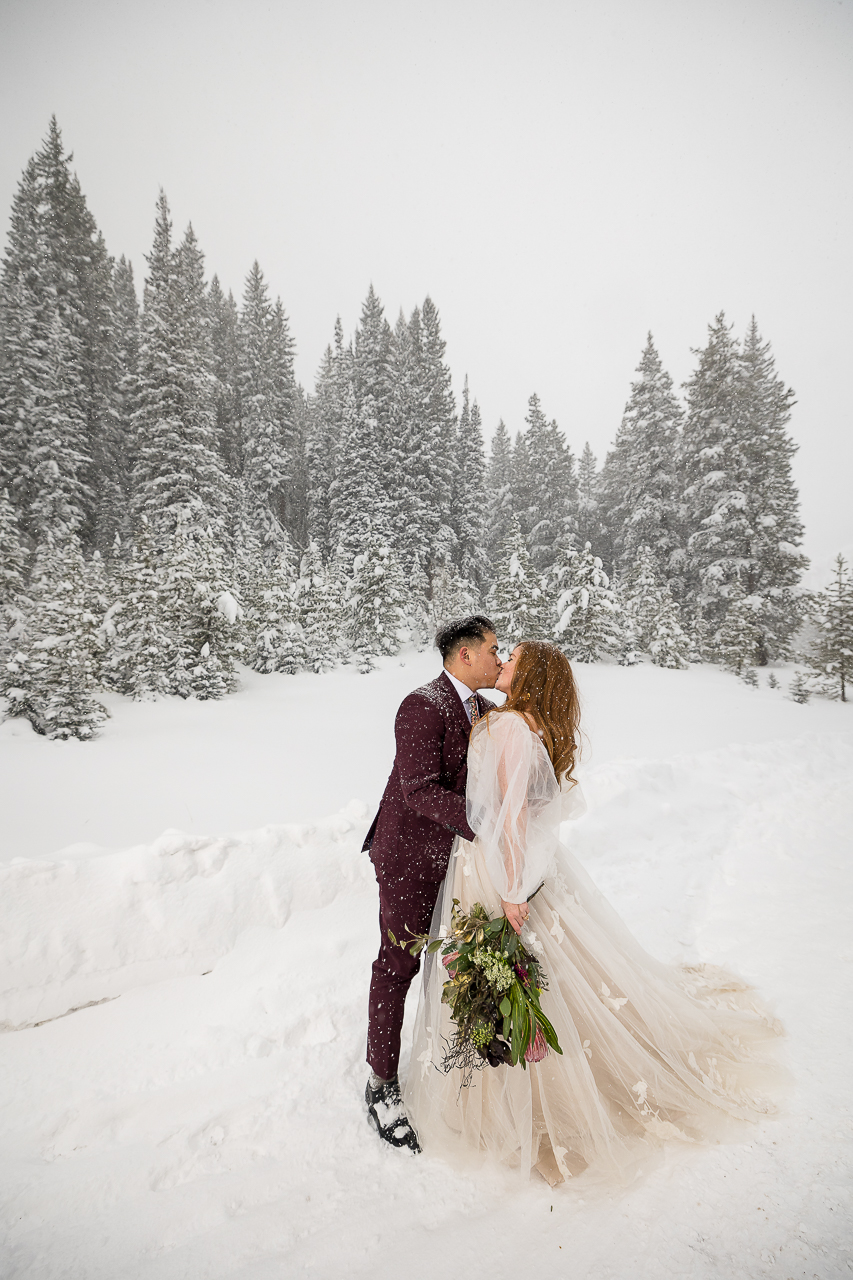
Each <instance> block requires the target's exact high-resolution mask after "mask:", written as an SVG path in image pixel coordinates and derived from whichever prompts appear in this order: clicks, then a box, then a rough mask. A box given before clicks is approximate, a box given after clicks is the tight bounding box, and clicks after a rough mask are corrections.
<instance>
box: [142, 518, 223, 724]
mask: <svg viewBox="0 0 853 1280" xmlns="http://www.w3.org/2000/svg"><path fill="white" fill-rule="evenodd" d="M174 518H175V532H174V533H173V535H172V538H171V539H170V543H169V545H168V548H167V550H166V552H165V555H164V569H163V580H162V597H161V598H162V601H163V619H164V623H165V627H166V629H167V631H168V632H169V634H170V636H171V638H172V641H173V643H172V647H171V651H170V660H171V665H170V668H169V671H168V679H167V692H169V693H176V694H178V695H179V696H180V697H182V698H192V697H195V698H202V699H205V698H222V697H224V696H225V694H226V693H230V692H231V691H232V690H233V689H234V688H235V687H236V683H237V681H236V671H235V662H236V661H237V658H238V656H239V654H240V652H241V650H240V648H239V645H240V643H241V630H240V628H239V626H238V623H239V621H240V616H241V612H242V609H241V605H240V603H239V600H238V598H237V594H238V592H237V587H236V583H235V581H234V576H233V573H232V572H231V570H230V568H229V565H228V563H227V560H226V555H225V551H224V550H223V548H222V546H221V545H220V543H219V542H218V540H217V538H216V535H215V533H214V531H213V530H212V529H211V527H210V526H209V525H207V526H206V525H204V524H203V522H202V521H203V508H201V504H198V506H196V507H195V508H192V507H183V508H181V507H178V508H176V509H175V511H174ZM155 533H156V530H155Z"/></svg>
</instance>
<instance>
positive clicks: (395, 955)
mask: <svg viewBox="0 0 853 1280" xmlns="http://www.w3.org/2000/svg"><path fill="white" fill-rule="evenodd" d="M477 705H478V707H479V710H480V714H481V715H483V714H484V713H485V712H486V711H488V710H489V708H490V707H491V706H492V705H493V704H492V703H491V702H489V701H488V700H487V699H486V698H483V697H482V696H481V695H480V694H477ZM470 731H471V725H470V723H469V720H468V716H467V714H466V712H465V708H464V707H463V705H462V700H461V698H460V697H459V694H458V693H457V692H456V690H455V689H454V687H453V685H452V684H451V682H450V680H449V679H448V678H447V675H446V674H445V673H444V672H442V674H441V675H440V676H439V677H438V679H437V680H433V681H431V682H430V683H429V684H425V685H424V686H423V687H422V688H420V689H415V691H414V692H413V693H410V694H409V695H408V697H406V698H404V699H403V701H402V703H401V704H400V709H399V711H398V712H397V719H396V720H395V722H394V733H395V736H396V740H397V753H396V756H395V757H394V767H393V769H392V770H391V776H390V778H389V779H388V785H387V786H386V788H385V794H384V795H383V797H382V801H381V803H380V806H379V812H378V813H377V815H376V817H375V818H374V819H373V823H372V824H371V827H370V830H369V831H368V833H367V837H366V839H365V841H364V848H365V849H369V850H370V858H371V861H372V862H373V866H374V869H375V871H376V879H377V880H378V881H379V929H380V935H381V942H380V947H379V955H378V956H377V958H376V960H375V962H374V965H373V976H372V979H371V983H370V1013H369V1020H368V1031H367V1061H368V1062H369V1063H370V1066H371V1067H372V1068H373V1070H374V1071H375V1072H376V1074H377V1075H378V1076H379V1077H380V1078H381V1079H382V1080H390V1079H391V1078H392V1077H393V1076H394V1075H395V1074H396V1071H397V1063H398V1060H399V1057H400V1031H401V1030H402V1026H403V1011H404V1007H405V1003H406V992H407V991H408V989H409V985H410V983H411V981H412V978H413V977H414V976H415V974H416V973H417V971H418V969H419V968H420V960H419V959H415V958H414V957H412V956H410V955H409V953H408V951H405V950H403V948H402V947H395V946H393V944H392V943H391V942H390V940H389V938H388V930H389V929H390V930H391V932H392V933H393V934H394V936H395V938H397V940H398V941H401V940H402V939H404V938H407V937H408V930H411V931H412V933H426V932H427V930H428V929H429V926H430V920H431V919H432V912H433V908H434V907H435V902H436V898H437V897H438V887H439V885H440V884H441V881H442V880H443V879H444V873H445V872H446V870H447V864H448V861H449V859H450V851H451V849H452V848H453V839H454V837H455V836H457V835H460V836H464V837H465V839H466V840H473V839H474V833H473V831H472V830H471V828H470V827H469V826H468V821H467V819H466V817H465V783H466V781H467V778H468V760H467V757H468V737H469V734H470Z"/></svg>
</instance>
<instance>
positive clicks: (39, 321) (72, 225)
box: [0, 117, 115, 541]
mask: <svg viewBox="0 0 853 1280" xmlns="http://www.w3.org/2000/svg"><path fill="white" fill-rule="evenodd" d="M71 160H72V157H71V156H70V155H68V154H66V152H65V149H64V146H63V143H62V135H61V133H60V131H59V127H58V125H57V123H56V118H55V117H54V118H53V119H52V120H51V122H50V127H49V129H48V134H47V137H46V139H45V141H44V144H43V145H42V147H41V149H40V150H39V151H38V152H37V153H36V155H35V156H34V157H33V159H32V160H31V161H30V162H29V164H28V165H27V168H26V169H25V171H24V175H23V178H22V180H21V184H20V186H19V188H18V192H17V193H16V196H15V199H14V201H13V207H12V221H11V227H10V234H9V242H8V246H7V249H6V254H5V258H4V263H3V270H2V277H0V332H2V334H3V342H2V347H3V354H2V357H0V462H2V464H3V469H4V478H5V479H6V480H7V482H8V483H9V488H10V494H11V496H12V499H13V501H14V502H15V504H16V505H17V506H18V508H19V511H20V513H21V516H22V518H23V520H24V523H25V525H26V527H27V529H28V530H29V531H31V532H32V533H33V535H34V536H35V537H37V538H38V537H41V536H42V534H43V533H46V532H47V531H48V530H45V528H44V526H43V525H42V524H41V519H42V516H43V511H44V505H45V504H42V509H41V510H38V511H37V512H35V513H31V510H30V508H31V504H32V502H33V500H34V499H35V498H36V497H37V492H38V488H39V484H40V481H41V480H43V479H44V475H45V472H44V468H43V466H42V468H41V471H40V474H39V476H36V474H35V472H36V467H37V466H38V465H39V463H42V464H43V462H44V448H45V432H44V430H43V429H41V430H39V431H38V432H36V439H35V444H36V447H37V449H38V454H39V457H38V459H37V460H36V459H33V457H32V454H31V448H32V445H33V442H34V441H33V434H32V430H31V428H32V427H33V425H34V424H33V419H32V415H33V411H35V412H36V415H37V418H38V417H40V419H41V427H42V428H43V426H44V414H45V411H46V410H47V411H49V408H50V406H56V404H57V398H58V397H59V399H60V400H61V406H62V409H61V412H60V414H59V416H58V420H57V423H56V427H55V429H54V433H53V434H54V440H58V441H59V448H58V450H57V455H58V456H57V457H56V458H55V459H54V461H55V462H56V464H57V466H59V467H60V470H61V472H62V476H61V482H59V483H54V484H53V485H52V490H53V494H52V499H53V500H54V501H55V499H56V493H57V490H58V489H59V488H64V489H65V490H66V498H67V501H66V502H65V503H63V504H61V505H64V506H65V507H66V508H67V510H66V520H65V527H66V528H73V529H77V530H79V531H80V533H81V535H82V536H83V537H84V539H86V540H87V541H90V540H91V539H92V537H93V536H94V533H95V524H96V510H97V502H98V493H97V480H98V475H97V473H96V470H95V467H94V461H95V459H97V458H98V457H99V455H100V452H101V450H102V448H103V438H102V437H103V435H104V432H105V431H108V430H109V429H110V426H111V419H110V412H109V411H110V395H111V387H112V385H113V383H114V380H115V379H114V370H113V368H112V364H111V324H112V320H111V263H110V260H109V257H108V255H107V252H106V248H105V246H104V242H103V238H102V237H101V235H100V233H99V232H98V229H97V226H96V224H95V221H94V219H93V218H92V215H91V213H90V212H89V210H88V208H87V206H86V200H85V198H84V196H83V194H82V192H81V190H80V184H79V182H78V181H77V178H76V176H75V175H74V174H73V173H72V171H71ZM57 326H58V327H59V329H60V330H61V332H59V333H58V332H57ZM60 352H61V355H62V360H63V364H64V367H63V368H62V371H61V376H60V377H58V375H57V367H56V358H57V353H60ZM58 384H59V385H58ZM81 423H82V431H81V430H80V424H81ZM66 424H68V425H69V427H70V430H71V438H70V439H69V441H68V448H67V450H66V449H65V448H64V442H62V440H61V433H62V428H63V427H64V426H65V425H66ZM69 504H70V506H69ZM46 505H47V506H48V508H49V507H50V506H51V503H50V502H49V503H47V504H46ZM68 517H70V520H69V519H68ZM50 532H53V530H50ZM56 532H57V534H58V535H59V536H60V537H62V532H61V530H56Z"/></svg>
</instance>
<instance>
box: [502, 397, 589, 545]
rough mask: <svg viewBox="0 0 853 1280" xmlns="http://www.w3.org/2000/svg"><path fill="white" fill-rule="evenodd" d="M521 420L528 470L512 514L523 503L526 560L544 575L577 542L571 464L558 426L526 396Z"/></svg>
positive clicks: (574, 479)
mask: <svg viewBox="0 0 853 1280" xmlns="http://www.w3.org/2000/svg"><path fill="white" fill-rule="evenodd" d="M524 421H525V423H526V425H527V431H526V433H525V436H524V441H525V445H526V451H527V467H526V476H519V480H520V481H522V482H523V491H520V492H519V498H518V506H517V510H518V509H520V507H521V502H522V501H523V500H526V503H527V507H526V511H525V512H524V513H523V514H522V515H521V522H522V528H526V530H527V548H528V551H529V552H530V559H531V562H532V564H533V565H534V567H535V568H536V569H539V570H546V569H550V567H551V566H552V565H553V564H554V563H555V561H556V559H557V556H558V553H559V551H560V550H561V549H562V548H563V547H565V546H568V545H569V544H570V543H572V542H573V541H574V540H575V538H576V537H577V528H578V525H577V514H578V482H577V476H576V474H575V460H574V456H573V454H572V451H571V449H570V448H569V447H568V445H567V444H566V440H565V437H564V435H563V433H562V431H561V430H560V428H559V427H558V426H557V423H556V422H555V421H553V419H552V420H551V421H550V422H549V421H548V419H547V418H546V417H545V414H544V413H543V411H542V406H541V405H540V403H539V397H538V396H537V395H532V396H531V397H530V400H529V401H528V408H527V416H526V418H525V420H524Z"/></svg>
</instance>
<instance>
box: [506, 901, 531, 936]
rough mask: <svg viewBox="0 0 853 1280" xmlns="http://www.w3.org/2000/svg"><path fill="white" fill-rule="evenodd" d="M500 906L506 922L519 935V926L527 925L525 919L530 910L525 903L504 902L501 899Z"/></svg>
mask: <svg viewBox="0 0 853 1280" xmlns="http://www.w3.org/2000/svg"><path fill="white" fill-rule="evenodd" d="M501 906H502V907H503V913H504V915H505V916H506V918H507V920H508V921H509V922H510V924H511V925H512V927H513V929H515V932H516V933H521V926H522V925H523V924H526V923H527V917H528V916H529V915H530V908H529V907H528V905H527V903H526V902H504V900H503V898H501Z"/></svg>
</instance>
